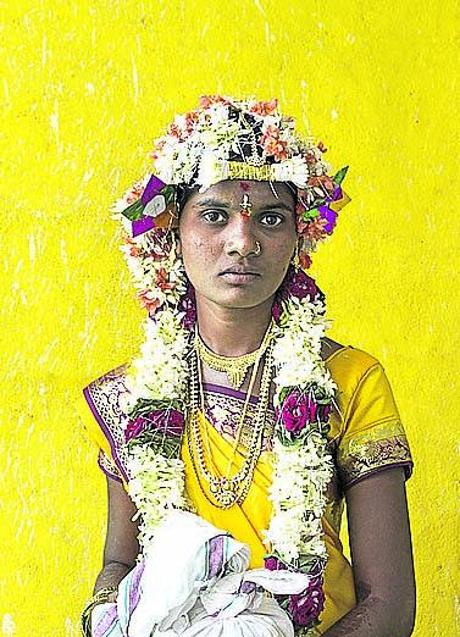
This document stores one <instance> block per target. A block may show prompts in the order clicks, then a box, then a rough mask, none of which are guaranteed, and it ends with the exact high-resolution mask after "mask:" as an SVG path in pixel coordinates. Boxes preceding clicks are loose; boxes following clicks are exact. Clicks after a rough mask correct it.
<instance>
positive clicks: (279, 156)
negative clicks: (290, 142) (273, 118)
mask: <svg viewBox="0 0 460 637" xmlns="http://www.w3.org/2000/svg"><path fill="white" fill-rule="evenodd" d="M260 143H261V144H262V145H263V147H264V149H265V152H266V153H267V155H273V157H274V158H275V159H276V160H278V161H282V160H283V159H287V158H288V153H287V150H286V149H287V142H285V141H284V140H283V139H280V130H279V128H278V127H277V126H275V125H274V124H270V125H269V126H267V129H266V131H265V133H264V134H263V135H262V136H261V138H260Z"/></svg>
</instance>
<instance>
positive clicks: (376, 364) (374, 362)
mask: <svg viewBox="0 0 460 637" xmlns="http://www.w3.org/2000/svg"><path fill="white" fill-rule="evenodd" d="M321 355H322V358H323V360H324V362H325V364H326V367H327V369H328V370H329V372H330V374H331V376H332V378H333V380H334V381H335V383H336V384H337V387H338V395H339V401H340V402H341V404H342V406H343V407H344V408H345V409H346V406H347V405H348V404H349V403H350V401H351V399H352V397H353V396H354V395H355V394H356V392H357V390H358V388H360V387H361V388H363V389H365V390H366V391H367V390H371V389H372V388H373V387H374V385H375V381H377V385H379V384H381V382H382V381H384V377H385V371H384V369H383V367H382V365H381V363H380V361H379V359H378V358H377V357H376V356H374V355H373V354H371V353H369V352H367V351H365V350H363V349H361V348H359V347H355V346H353V345H344V344H342V343H338V342H337V341H333V340H332V339H324V340H323V342H322V348H321ZM366 379H368V382H366ZM371 394H372V391H371Z"/></svg>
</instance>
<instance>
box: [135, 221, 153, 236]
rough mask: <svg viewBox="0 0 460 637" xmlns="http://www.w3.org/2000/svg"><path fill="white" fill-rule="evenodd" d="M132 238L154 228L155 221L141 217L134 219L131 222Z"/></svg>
mask: <svg viewBox="0 0 460 637" xmlns="http://www.w3.org/2000/svg"><path fill="white" fill-rule="evenodd" d="M131 225H132V236H133V237H137V236H138V235H140V234H144V232H147V231H148V230H151V229H152V228H154V227H155V220H154V219H153V217H142V219H136V220H135V221H132V222H131Z"/></svg>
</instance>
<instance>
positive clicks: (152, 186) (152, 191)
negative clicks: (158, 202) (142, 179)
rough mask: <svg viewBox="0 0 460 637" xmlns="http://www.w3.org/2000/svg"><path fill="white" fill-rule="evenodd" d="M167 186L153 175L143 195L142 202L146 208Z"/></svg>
mask: <svg viewBox="0 0 460 637" xmlns="http://www.w3.org/2000/svg"><path fill="white" fill-rule="evenodd" d="M165 186H166V184H165V183H164V182H163V181H161V179H158V177H155V175H152V176H151V177H150V179H149V181H148V183H147V185H146V187H145V189H144V192H143V193H142V197H141V201H142V203H143V204H144V206H145V205H146V204H148V202H149V201H150V200H151V199H153V198H154V197H155V195H158V194H159V193H160V192H161V191H162V190H163V188H164V187H165Z"/></svg>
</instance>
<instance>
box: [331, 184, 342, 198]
mask: <svg viewBox="0 0 460 637" xmlns="http://www.w3.org/2000/svg"><path fill="white" fill-rule="evenodd" d="M342 197H343V191H342V188H341V187H340V186H337V187H336V188H334V192H333V193H332V201H337V199H342Z"/></svg>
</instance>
